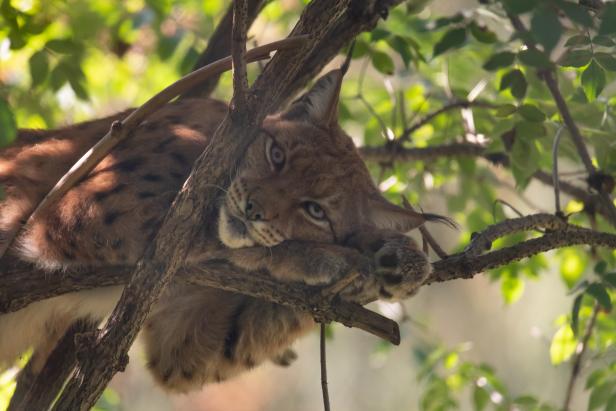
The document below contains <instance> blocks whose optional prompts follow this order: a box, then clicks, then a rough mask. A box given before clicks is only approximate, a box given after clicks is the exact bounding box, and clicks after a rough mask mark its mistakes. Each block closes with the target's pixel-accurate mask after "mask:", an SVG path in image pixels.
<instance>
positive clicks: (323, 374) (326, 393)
mask: <svg viewBox="0 0 616 411" xmlns="http://www.w3.org/2000/svg"><path fill="white" fill-rule="evenodd" d="M325 327H326V325H325V323H321V333H320V344H319V346H320V351H321V390H322V391H323V408H324V409H325V411H330V410H331V408H330V405H329V390H328V389H327V356H326V347H325Z"/></svg>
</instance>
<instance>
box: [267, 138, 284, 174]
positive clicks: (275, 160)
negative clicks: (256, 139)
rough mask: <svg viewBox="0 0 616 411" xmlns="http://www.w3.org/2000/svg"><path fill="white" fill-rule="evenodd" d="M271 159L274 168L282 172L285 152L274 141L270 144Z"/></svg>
mask: <svg viewBox="0 0 616 411" xmlns="http://www.w3.org/2000/svg"><path fill="white" fill-rule="evenodd" d="M269 159H270V162H271V163H272V165H273V166H274V168H276V170H280V169H282V167H284V161H285V154H284V150H283V149H282V147H280V146H279V145H278V144H276V142H274V141H272V143H271V144H270V148H269Z"/></svg>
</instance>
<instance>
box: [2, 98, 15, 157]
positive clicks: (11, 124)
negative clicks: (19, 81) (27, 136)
mask: <svg viewBox="0 0 616 411" xmlns="http://www.w3.org/2000/svg"><path fill="white" fill-rule="evenodd" d="M16 136H17V123H16V122H15V116H14V115H13V111H12V110H11V107H9V105H8V103H7V102H6V101H5V100H3V99H1V98H0V147H5V146H8V145H9V144H11V143H12V142H13V141H14V140H15V137H16Z"/></svg>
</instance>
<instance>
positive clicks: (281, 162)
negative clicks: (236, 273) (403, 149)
mask: <svg viewBox="0 0 616 411" xmlns="http://www.w3.org/2000/svg"><path fill="white" fill-rule="evenodd" d="M343 74H344V73H343V70H340V69H339V70H333V71H331V72H329V73H328V74H326V75H324V76H323V77H321V78H320V79H319V80H318V81H317V82H316V84H315V85H314V86H313V87H312V89H311V90H309V91H308V92H307V93H306V94H304V95H303V96H302V97H300V98H299V99H297V100H296V101H295V102H294V103H292V104H291V106H290V107H289V108H288V109H287V110H286V111H284V112H282V113H279V114H276V115H272V116H269V117H268V118H266V119H265V121H264V122H263V125H262V127H261V130H260V135H259V136H258V137H257V139H256V141H255V142H254V143H253V144H252V145H251V147H250V148H249V149H248V151H247V153H246V156H245V159H244V162H243V165H242V168H241V169H240V171H239V172H238V175H237V177H236V178H235V179H234V181H233V182H232V183H231V185H230V187H229V190H228V193H227V195H226V197H225V199H224V203H223V205H222V206H221V210H220V215H219V222H218V233H219V237H220V240H221V241H222V242H223V243H224V244H225V245H226V246H228V247H231V248H241V247H250V246H255V245H260V246H267V247H271V246H274V245H276V244H279V243H281V242H282V241H284V240H289V239H294V240H307V241H318V242H341V241H343V240H344V239H345V238H346V237H347V236H348V235H350V234H351V233H352V232H354V231H355V230H357V229H358V228H359V227H361V226H374V227H379V228H391V229H394V230H397V231H401V232H406V231H409V230H411V229H412V228H415V227H417V226H419V225H421V224H423V223H424V222H425V221H426V220H429V219H431V218H438V217H436V216H433V215H430V214H419V213H415V212H412V211H409V210H406V209H403V208H400V207H397V206H395V205H393V204H391V203H389V202H388V201H387V200H385V199H384V198H383V197H382V196H381V194H380V192H379V191H378V189H377V188H376V187H375V185H374V183H373V182H372V179H371V177H370V174H369V173H368V170H367V168H366V166H365V165H364V163H363V161H362V159H361V158H360V156H359V153H358V151H357V149H356V148H355V145H354V144H353V141H352V140H351V138H350V137H349V136H348V135H347V134H345V132H344V131H343V130H342V129H341V128H340V127H339V125H338V122H337V105H338V97H339V92H340V84H341V80H342V76H343Z"/></svg>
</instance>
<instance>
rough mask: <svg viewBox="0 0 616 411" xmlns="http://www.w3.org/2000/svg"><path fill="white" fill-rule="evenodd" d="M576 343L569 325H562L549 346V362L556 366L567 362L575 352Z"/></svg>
mask: <svg viewBox="0 0 616 411" xmlns="http://www.w3.org/2000/svg"><path fill="white" fill-rule="evenodd" d="M576 345H577V341H576V339H575V336H574V335H573V331H572V330H571V327H570V326H569V324H567V325H563V326H562V327H560V328H559V329H558V331H556V334H554V337H552V343H551V344H550V360H551V361H552V364H554V365H558V364H560V363H562V362H564V361H567V360H568V359H569V358H571V356H572V355H573V353H574V352H575V347H576Z"/></svg>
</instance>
